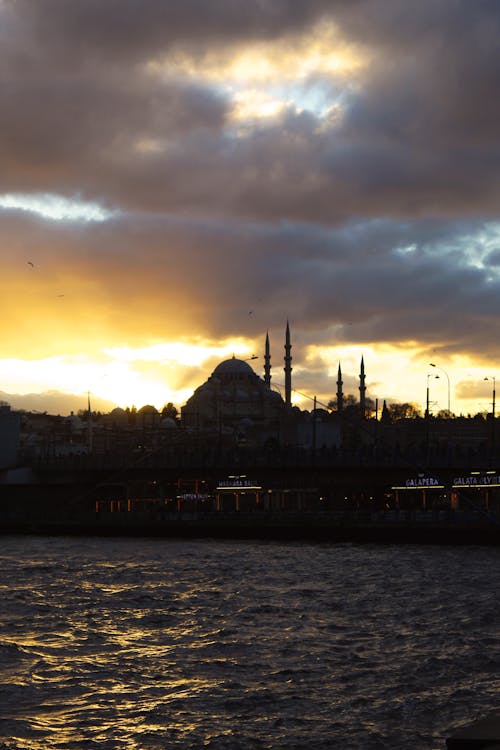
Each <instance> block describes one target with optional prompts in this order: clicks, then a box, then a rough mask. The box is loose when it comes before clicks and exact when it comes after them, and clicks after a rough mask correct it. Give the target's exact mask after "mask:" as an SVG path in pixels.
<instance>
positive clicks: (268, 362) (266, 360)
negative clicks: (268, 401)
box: [264, 332, 271, 390]
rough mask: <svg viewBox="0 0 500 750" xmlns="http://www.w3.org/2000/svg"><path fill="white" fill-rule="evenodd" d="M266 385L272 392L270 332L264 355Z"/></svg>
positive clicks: (267, 336) (267, 334)
mask: <svg viewBox="0 0 500 750" xmlns="http://www.w3.org/2000/svg"><path fill="white" fill-rule="evenodd" d="M264 383H265V384H266V386H267V387H268V389H269V390H271V349H270V347H269V332H267V333H266V352H265V354H264Z"/></svg>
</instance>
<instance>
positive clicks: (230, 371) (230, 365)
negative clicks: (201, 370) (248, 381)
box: [212, 357, 255, 377]
mask: <svg viewBox="0 0 500 750" xmlns="http://www.w3.org/2000/svg"><path fill="white" fill-rule="evenodd" d="M212 374H213V375H215V376H216V377H221V376H227V375H255V373H254V371H253V370H252V368H251V367H250V365H249V364H247V363H246V362H244V361H243V360H242V359H236V357H232V358H231V359H225V360H224V362H221V363H220V364H219V365H217V367H216V368H215V370H214V371H213V373H212Z"/></svg>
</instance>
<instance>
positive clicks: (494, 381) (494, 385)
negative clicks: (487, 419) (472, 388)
mask: <svg viewBox="0 0 500 750" xmlns="http://www.w3.org/2000/svg"><path fill="white" fill-rule="evenodd" d="M484 379H485V380H493V394H492V397H493V398H492V402H491V416H492V419H493V420H495V394H496V390H495V388H496V379H495V376H494V375H492V376H491V378H484Z"/></svg>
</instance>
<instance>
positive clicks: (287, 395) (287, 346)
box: [285, 320, 292, 406]
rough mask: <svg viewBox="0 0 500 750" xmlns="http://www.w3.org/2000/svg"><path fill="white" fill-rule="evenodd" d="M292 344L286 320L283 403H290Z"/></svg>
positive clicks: (287, 404) (288, 404) (289, 404)
mask: <svg viewBox="0 0 500 750" xmlns="http://www.w3.org/2000/svg"><path fill="white" fill-rule="evenodd" d="M291 350H292V345H291V343H290V326H289V325H288V320H287V321H286V334H285V405H286V406H291V405H292V355H291V353H290V352H291Z"/></svg>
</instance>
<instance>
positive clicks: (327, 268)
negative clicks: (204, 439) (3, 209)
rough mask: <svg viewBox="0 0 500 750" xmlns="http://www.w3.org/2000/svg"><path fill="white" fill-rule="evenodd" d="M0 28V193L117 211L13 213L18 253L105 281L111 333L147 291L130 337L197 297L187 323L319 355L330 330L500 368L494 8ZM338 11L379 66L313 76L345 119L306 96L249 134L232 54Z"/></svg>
mask: <svg viewBox="0 0 500 750" xmlns="http://www.w3.org/2000/svg"><path fill="white" fill-rule="evenodd" d="M0 14H1V16H2V19H1V20H3V21H4V24H3V27H2V26H0V45H1V47H0V56H1V60H0V62H1V66H2V67H1V76H2V78H1V86H0V111H1V113H2V114H1V117H0V191H1V192H5V193H7V192H30V191H34V190H37V191H50V192H53V193H60V194H63V195H66V196H71V195H74V194H78V193H79V194H81V195H84V196H85V197H88V198H90V199H96V200H99V201H101V202H103V203H104V204H106V205H109V206H112V207H114V206H116V207H118V208H119V209H121V210H122V211H123V214H122V216H121V217H120V218H119V219H116V220H114V221H112V222H109V223H107V224H105V225H100V226H92V227H85V228H78V227H76V226H74V225H73V226H69V227H64V228H63V227H57V228H55V227H53V226H51V225H48V224H46V223H41V224H40V223H36V222H30V221H25V220H24V219H23V220H22V221H21V224H20V225H19V224H18V221H19V220H18V219H14V218H13V216H12V217H11V218H10V219H9V221H7V224H6V225H5V224H4V227H3V228H2V237H3V240H4V246H3V247H4V249H3V251H2V252H3V254H4V255H5V253H6V252H8V250H6V248H9V247H10V246H12V245H9V242H10V241H12V243H14V244H16V243H17V245H18V246H19V245H22V246H23V248H24V249H25V250H26V252H27V251H28V250H29V254H31V253H32V252H35V251H36V250H37V249H38V251H39V252H41V253H43V254H44V256H45V257H47V258H48V260H49V261H50V258H51V253H52V257H53V259H54V261H53V262H54V264H60V263H61V261H63V260H64V261H65V263H66V265H67V266H69V267H70V268H74V269H75V270H76V271H78V272H79V273H81V274H83V275H84V276H85V278H89V279H92V278H94V279H96V278H99V279H102V286H99V289H100V290H101V291H100V293H99V295H100V296H99V300H100V302H101V301H102V300H104V299H105V298H109V303H108V309H111V310H112V317H113V319H116V320H118V319H119V317H120V310H121V306H123V305H125V302H124V300H127V302H126V304H130V300H131V299H132V300H136V301H138V300H139V297H140V295H141V294H145V293H146V294H147V304H146V303H144V305H145V307H146V310H144V309H143V315H139V314H138V319H137V321H136V327H137V330H138V331H139V330H140V328H141V326H143V325H144V321H145V316H146V313H149V311H150V310H155V311H156V317H157V320H156V322H154V323H152V324H151V326H152V327H154V328H155V335H156V336H159V335H160V333H161V331H162V330H163V331H164V332H165V334H166V333H167V328H168V334H169V335H173V333H174V332H175V330H176V326H177V327H179V325H180V323H179V321H178V320H177V321H174V322H173V323H172V324H171V325H170V324H169V326H170V327H168V326H167V324H166V323H162V322H161V321H162V320H167V319H168V318H169V316H170V315H171V310H172V306H174V307H175V306H179V308H180V309H186V307H187V305H186V300H189V316H188V317H186V320H185V321H184V322H183V325H185V329H186V330H187V328H188V324H189V325H192V324H193V322H194V323H196V325H197V326H199V327H200V328H201V327H202V328H203V330H205V331H206V332H207V333H211V334H213V335H218V336H220V335H230V334H240V333H243V334H247V335H257V333H258V331H260V330H266V328H268V327H272V323H271V321H276V320H281V319H286V316H287V315H293V316H294V318H295V321H296V324H297V327H299V326H300V327H301V329H302V332H303V333H302V335H303V341H304V342H306V341H307V340H309V339H308V337H309V336H310V339H311V341H312V340H316V341H317V340H318V337H319V339H321V336H324V337H325V342H326V341H327V340H328V337H329V336H330V333H329V332H330V331H333V330H334V331H335V336H338V337H339V338H340V339H341V340H344V341H346V342H347V341H350V342H353V343H355V342H363V341H367V340H368V341H389V342H392V343H397V342H399V341H403V342H404V341H408V340H410V339H412V340H415V341H420V342H422V345H424V346H426V345H431V344H432V345H437V346H440V347H442V348H443V350H446V351H462V350H464V349H467V350H468V351H471V352H477V353H479V352H481V351H485V350H489V351H490V352H491V353H492V354H495V355H498V354H499V351H498V346H497V344H496V343H495V342H496V338H497V337H496V323H497V320H498V316H499V314H500V303H499V302H498V301H497V300H499V299H500V295H499V293H498V292H499V291H500V290H499V288H498V286H499V282H498V281H497V280H496V277H494V278H493V280H492V279H490V278H489V274H490V272H491V269H492V268H493V269H494V267H495V266H498V265H499V260H498V253H499V251H498V250H491V249H490V250H489V251H488V252H489V255H488V253H487V252H486V251H485V252H484V253H483V255H485V256H486V257H485V259H484V262H485V267H484V268H483V267H481V264H480V263H476V262H475V259H471V256H470V254H469V253H470V249H471V247H473V246H474V243H475V242H476V240H475V237H476V235H478V234H480V233H481V232H482V231H483V224H482V222H483V221H485V220H486V219H489V218H495V217H496V216H497V215H498V205H499V201H500V127H499V125H500V96H499V93H500V91H499V87H500V84H499V81H500V51H499V48H498V43H497V40H498V38H499V31H500V9H499V7H498V4H496V3H493V2H483V1H481V0H479V1H476V2H465V1H463V2H459V0H443V1H441V2H436V1H435V0H432V2H431V0H423V1H422V2H419V3H407V2H404V1H403V0H370V1H369V2H368V0H365V1H362V0H358V1H357V2H320V1H319V0H318V1H317V2H312V1H311V0H308V2H295V1H294V0H269V1H268V2H264V1H262V2H255V3H248V2H245V3H244V2H234V1H230V0H224V1H223V0H220V1H219V2H215V1H214V2H201V1H200V0H198V1H197V2H195V0H187V1H186V2H183V3H171V2H159V1H158V0H140V2H139V0H108V1H107V2H105V3H103V2H102V0H99V1H98V0H81V1H80V0H75V2H68V0H37V2H31V1H29V0H17V2H7V3H3V5H2V4H0ZM328 18H330V19H331V20H332V21H333V22H334V23H335V24H336V25H337V27H338V29H339V34H340V35H341V37H342V38H344V39H346V40H347V42H352V43H353V44H354V45H355V47H356V48H357V49H358V48H359V49H360V50H361V52H362V54H363V55H365V56H366V59H367V60H368V64H367V65H366V67H365V68H362V69H361V71H360V72H358V73H356V75H355V76H354V78H353V79H352V80H351V79H350V78H349V77H346V78H344V79H343V78H342V76H341V75H336V76H334V75H329V74H326V73H325V72H324V71H318V72H316V73H315V72H313V73H311V74H310V76H309V78H308V84H307V85H309V86H311V87H314V86H316V85H317V86H320V87H321V89H322V91H324V92H325V96H326V98H327V99H328V100H329V101H331V103H332V104H336V105H338V107H339V111H340V112H341V114H340V115H339V117H335V118H332V120H328V119H325V118H323V117H321V116H320V115H319V114H318V112H312V111H311V112H307V111H304V109H302V111H300V102H296V104H295V105H293V104H290V103H289V104H288V105H287V107H286V108H285V109H284V110H283V111H282V113H281V114H280V115H279V116H277V117H276V118H274V119H270V120H267V121H264V120H263V121H261V122H260V123H259V124H256V123H255V122H253V123H251V124H246V125H245V127H241V123H238V122H235V121H234V119H232V114H231V108H232V103H231V96H230V92H229V91H228V90H227V89H225V88H224V85H223V83H224V75H223V74H224V70H223V68H224V65H223V62H224V60H226V62H227V60H230V58H231V55H232V54H233V52H234V50H235V49H236V48H237V47H238V46H242V45H244V44H250V43H252V42H254V41H256V40H271V41H273V40H280V41H281V42H287V43H288V44H289V46H290V48H293V43H294V40H297V39H298V38H299V37H300V35H301V33H304V34H305V33H309V32H310V33H312V30H313V29H314V24H315V23H317V22H318V21H320V20H321V21H323V22H325V19H328ZM214 45H215V46H216V50H217V54H218V56H219V58H220V60H221V61H222V62H221V74H220V78H219V79H217V77H213V78H210V79H206V78H205V77H204V67H203V64H202V62H200V61H203V60H204V59H205V56H206V55H207V54H208V53H209V52H210V50H211V49H213V48H214ZM179 51H181V52H182V53H183V55H185V56H186V57H187V58H189V59H190V60H191V61H192V70H191V71H190V72H189V73H188V72H186V70H181V69H180V68H179V67H178V66H177V64H176V57H175V55H176V54H179ZM153 60H154V61H156V62H159V61H161V62H162V64H164V67H163V68H161V71H160V69H153V68H152V67H151V66H149V67H148V63H151V61H153ZM193 71H194V72H193ZM285 72H286V71H285ZM11 222H16V227H15V229H14V225H13V224H12V223H11ZM488 231H490V230H488ZM491 231H492V230H491ZM14 238H16V239H14ZM20 238H23V239H22V241H21V239H20ZM464 238H465V239H464ZM492 241H493V240H492ZM492 247H494V245H492ZM50 262H52V261H50ZM166 290H168V293H167V291H166ZM183 305H184V308H183ZM207 311H208V312H207ZM250 311H252V315H249V312H250ZM457 311H460V316H461V319H460V324H459V325H458V324H457ZM276 325H278V324H276ZM162 326H163V328H162ZM325 332H327V333H325Z"/></svg>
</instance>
